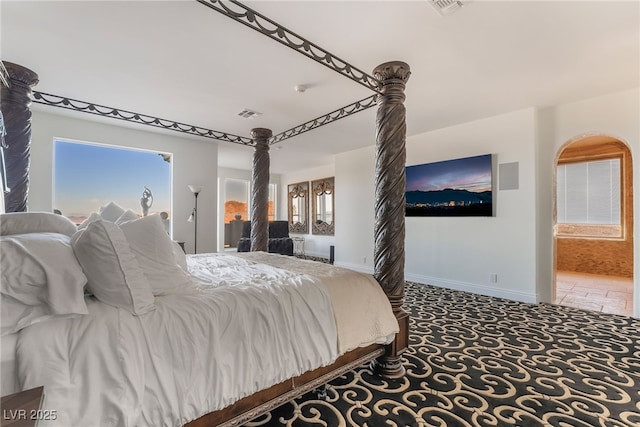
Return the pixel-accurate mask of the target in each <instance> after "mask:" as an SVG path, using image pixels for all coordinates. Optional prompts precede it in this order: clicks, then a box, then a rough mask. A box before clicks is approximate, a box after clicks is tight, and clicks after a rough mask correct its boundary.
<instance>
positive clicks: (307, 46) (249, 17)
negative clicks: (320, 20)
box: [197, 0, 379, 92]
mask: <svg viewBox="0 0 640 427" xmlns="http://www.w3.org/2000/svg"><path fill="white" fill-rule="evenodd" d="M197 1H198V3H201V4H203V5H205V6H207V7H209V8H210V9H213V10H215V11H216V12H219V13H221V14H223V15H225V16H227V17H229V18H231V19H233V20H234V21H236V22H239V23H241V24H243V25H246V26H247V27H249V28H252V29H254V30H256V31H258V32H259V33H261V34H264V35H265V36H267V37H269V38H271V39H273V40H275V41H277V42H278V43H281V44H283V45H285V46H287V47H289V48H291V49H293V50H295V51H296V52H298V53H301V54H302V55H305V56H306V57H308V58H311V59H313V60H314V61H316V62H318V63H320V64H322V65H324V66H325V67H328V68H330V69H332V70H333V71H336V72H338V73H340V74H342V75H343V76H345V77H347V78H349V79H351V80H353V81H355V82H357V83H359V84H361V85H363V86H364V87H366V88H367V89H370V90H373V91H375V92H379V88H378V85H379V82H378V81H377V80H376V79H375V78H374V77H372V76H370V75H369V74H367V73H365V72H364V71H362V70H360V69H359V68H357V67H354V66H353V65H351V64H349V63H348V62H347V61H344V60H343V59H340V58H338V57H337V56H336V55H334V54H332V53H331V52H328V51H326V50H325V49H323V48H321V47H320V46H318V45H317V44H315V43H313V42H311V41H309V40H307V39H305V38H304V37H302V36H300V35H299V34H296V33H294V32H293V31H291V30H289V29H288V28H285V27H283V26H282V25H280V24H278V23H277V22H275V21H273V20H271V19H269V18H267V17H266V16H264V15H262V14H260V13H259V12H256V11H255V10H253V9H251V8H249V7H247V6H245V5H243V4H242V3H240V2H238V1H235V0H230V1H225V2H223V1H220V0H197ZM230 4H231V5H233V6H230Z"/></svg>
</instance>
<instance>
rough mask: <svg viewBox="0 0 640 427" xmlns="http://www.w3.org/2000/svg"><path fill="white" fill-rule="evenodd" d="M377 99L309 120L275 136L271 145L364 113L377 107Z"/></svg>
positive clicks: (270, 142) (372, 97) (362, 100)
mask: <svg viewBox="0 0 640 427" xmlns="http://www.w3.org/2000/svg"><path fill="white" fill-rule="evenodd" d="M377 97H378V95H372V96H369V97H367V98H364V99H361V100H360V101H356V102H354V103H352V104H349V105H347V106H345V107H342V108H339V109H337V110H335V111H332V112H330V113H328V114H325V115H324V116H320V117H317V118H315V119H313V120H309V121H308V122H306V123H303V124H301V125H298V126H296V127H294V128H291V129H289V130H285V131H284V132H281V133H279V134H277V135H275V136H274V137H273V138H271V139H270V140H269V144H275V143H278V142H282V141H284V140H285V139H289V138H292V137H294V136H297V135H300V134H302V133H305V132H308V131H310V130H313V129H316V128H319V127H320V126H324V125H327V124H329V123H332V122H335V121H336V120H340V119H342V118H344V117H347V116H350V115H352V114H355V113H359V112H360V111H364V110H366V109H368V108H371V107H375V105H376V100H377Z"/></svg>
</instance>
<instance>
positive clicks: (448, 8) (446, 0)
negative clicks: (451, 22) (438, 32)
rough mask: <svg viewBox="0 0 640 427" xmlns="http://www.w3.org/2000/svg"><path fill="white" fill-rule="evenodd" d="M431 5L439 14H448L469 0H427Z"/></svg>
mask: <svg viewBox="0 0 640 427" xmlns="http://www.w3.org/2000/svg"><path fill="white" fill-rule="evenodd" d="M428 1H429V3H431V6H433V8H434V9H435V10H437V11H438V13H439V14H440V15H449V14H451V13H453V12H455V11H456V10H458V9H460V8H461V7H462V6H464V5H465V4H467V3H469V1H470V0H428Z"/></svg>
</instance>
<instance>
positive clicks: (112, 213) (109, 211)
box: [100, 202, 125, 222]
mask: <svg viewBox="0 0 640 427" xmlns="http://www.w3.org/2000/svg"><path fill="white" fill-rule="evenodd" d="M124 212H125V210H124V208H123V207H121V206H120V205H118V204H117V203H116V202H109V203H107V204H106V205H104V206H101V207H100V216H101V217H102V219H106V220H107V221H111V222H116V220H117V219H118V218H120V215H122V214H123V213H124Z"/></svg>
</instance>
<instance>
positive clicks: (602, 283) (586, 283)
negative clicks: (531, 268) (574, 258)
mask: <svg viewBox="0 0 640 427" xmlns="http://www.w3.org/2000/svg"><path fill="white" fill-rule="evenodd" d="M555 303H556V304H560V305H565V306H569V307H576V308H582V309H585V310H594V311H600V312H603V313H610V314H620V315H623V316H632V315H633V279H631V278H625V277H616V276H603V275H598V274H586V273H575V272H568V271H557V272H556V301H555Z"/></svg>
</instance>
